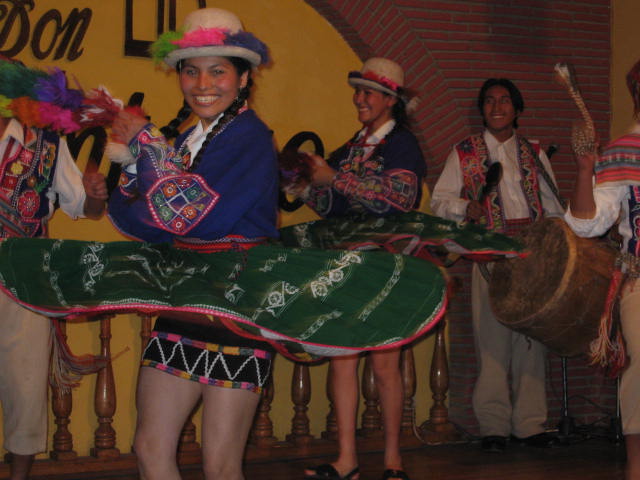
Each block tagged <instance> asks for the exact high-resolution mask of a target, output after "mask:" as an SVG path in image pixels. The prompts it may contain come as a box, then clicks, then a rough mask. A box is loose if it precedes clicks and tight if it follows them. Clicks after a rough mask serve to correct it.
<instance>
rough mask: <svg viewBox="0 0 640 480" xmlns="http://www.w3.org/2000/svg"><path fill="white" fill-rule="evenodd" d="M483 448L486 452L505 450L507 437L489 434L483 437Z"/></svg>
mask: <svg viewBox="0 0 640 480" xmlns="http://www.w3.org/2000/svg"><path fill="white" fill-rule="evenodd" d="M481 446H482V450H484V451H485V452H495V453H501V452H504V450H505V448H507V437H502V436H500V435H489V436H488V437H482V443H481Z"/></svg>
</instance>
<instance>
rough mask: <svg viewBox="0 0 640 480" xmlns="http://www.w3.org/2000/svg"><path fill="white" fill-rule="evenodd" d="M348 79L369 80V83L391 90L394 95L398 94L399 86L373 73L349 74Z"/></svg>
mask: <svg viewBox="0 0 640 480" xmlns="http://www.w3.org/2000/svg"><path fill="white" fill-rule="evenodd" d="M349 79H361V80H369V81H371V82H375V83H377V84H379V85H381V86H382V87H384V88H386V89H389V90H391V91H392V92H394V93H398V89H400V88H401V87H400V85H398V84H397V83H396V82H394V81H393V80H391V79H389V78H387V77H383V76H381V75H376V74H375V73H373V72H365V73H361V72H349Z"/></svg>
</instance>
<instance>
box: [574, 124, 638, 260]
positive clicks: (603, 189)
mask: <svg viewBox="0 0 640 480" xmlns="http://www.w3.org/2000/svg"><path fill="white" fill-rule="evenodd" d="M629 133H633V134H636V135H640V124H636V125H634V126H633V128H632V129H631V130H630V131H629ZM594 181H595V179H594ZM630 195H631V192H630V190H629V186H626V185H618V186H598V185H596V186H595V188H594V189H593V198H594V200H595V203H596V213H595V216H594V217H593V218H576V217H574V216H573V215H572V214H571V209H570V208H568V209H567V212H566V213H565V215H564V219H565V221H566V222H567V223H568V224H569V226H570V227H571V229H572V230H573V231H574V232H575V233H576V235H578V236H579V237H597V236H600V235H603V234H604V233H605V232H606V231H607V230H609V228H611V226H612V225H613V224H614V223H615V222H616V221H617V220H618V218H619V217H621V216H622V218H623V219H624V220H623V221H621V222H620V224H619V225H618V233H620V235H621V236H622V238H623V246H622V251H626V250H627V244H628V243H629V240H630V239H631V236H632V233H631V227H630V226H629V222H628V219H629V196H630Z"/></svg>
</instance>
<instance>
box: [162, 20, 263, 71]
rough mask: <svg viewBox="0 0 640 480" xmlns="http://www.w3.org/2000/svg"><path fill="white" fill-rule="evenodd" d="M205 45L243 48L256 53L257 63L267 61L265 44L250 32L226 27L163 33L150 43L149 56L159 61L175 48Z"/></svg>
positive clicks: (232, 48) (238, 49) (204, 46)
mask: <svg viewBox="0 0 640 480" xmlns="http://www.w3.org/2000/svg"><path fill="white" fill-rule="evenodd" d="M206 47H218V48H216V50H219V47H229V50H230V51H231V52H241V51H242V49H244V50H248V51H249V52H252V53H253V54H256V55H257V56H258V57H259V58H260V60H259V64H264V63H267V62H268V61H269V54H268V52H267V46H266V45H265V44H264V43H262V42H261V41H260V40H258V38H256V37H255V36H254V35H253V34H252V33H249V32H245V31H238V32H236V33H231V32H230V31H229V30H227V29H222V28H203V27H200V28H198V29H196V30H193V31H191V32H187V33H185V32H184V31H176V32H165V33H163V34H162V35H160V36H159V37H158V40H156V41H155V42H154V43H153V44H152V45H151V57H152V58H153V60H154V62H155V63H160V62H162V61H164V60H165V59H166V58H167V57H168V56H169V54H171V53H172V52H174V51H176V50H183V49H188V48H194V49H202V48H206ZM231 56H235V55H231ZM185 58H186V57H185Z"/></svg>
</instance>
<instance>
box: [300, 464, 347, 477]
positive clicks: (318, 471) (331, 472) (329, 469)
mask: <svg viewBox="0 0 640 480" xmlns="http://www.w3.org/2000/svg"><path fill="white" fill-rule="evenodd" d="M307 470H312V471H314V472H315V473H312V474H311V475H305V476H304V478H305V480H356V479H357V478H358V477H359V473H360V469H359V468H358V467H356V468H354V469H353V470H351V471H350V472H349V473H347V474H346V475H345V476H344V477H341V476H340V474H339V473H338V471H337V470H336V469H335V467H334V466H333V465H331V464H330V463H323V464H322V465H318V466H317V467H311V468H308V469H307Z"/></svg>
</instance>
